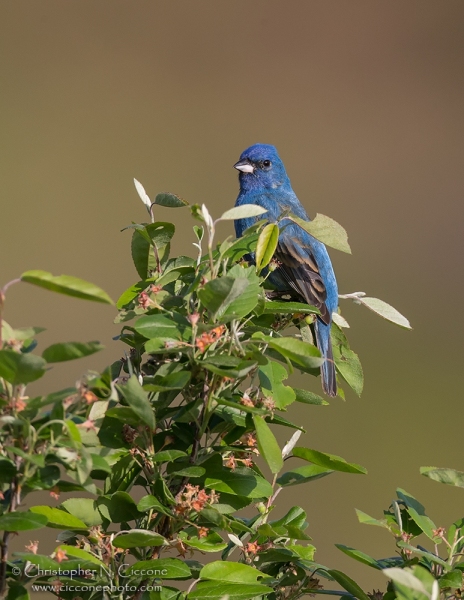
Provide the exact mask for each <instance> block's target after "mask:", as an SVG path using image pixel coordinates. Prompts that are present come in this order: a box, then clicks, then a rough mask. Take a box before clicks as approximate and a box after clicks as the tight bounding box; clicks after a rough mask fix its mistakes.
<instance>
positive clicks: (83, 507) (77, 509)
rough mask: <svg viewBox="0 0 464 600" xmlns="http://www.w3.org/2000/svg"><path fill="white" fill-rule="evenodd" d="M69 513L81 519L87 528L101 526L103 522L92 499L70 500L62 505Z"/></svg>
mask: <svg viewBox="0 0 464 600" xmlns="http://www.w3.org/2000/svg"><path fill="white" fill-rule="evenodd" d="M61 506H62V507H63V508H65V509H66V510H67V511H68V513H70V514H71V515H73V516H74V517H76V518H77V519H80V520H81V521H82V522H83V523H85V524H86V525H87V527H95V526H98V525H101V524H102V522H103V520H102V516H101V514H100V512H99V510H98V509H97V507H96V502H95V500H93V499H92V498H69V499H68V500H65V501H64V502H62V503H61Z"/></svg>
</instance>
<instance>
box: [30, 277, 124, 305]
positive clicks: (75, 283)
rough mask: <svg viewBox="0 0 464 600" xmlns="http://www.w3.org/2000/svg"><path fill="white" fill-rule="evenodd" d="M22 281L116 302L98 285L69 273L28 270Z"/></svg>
mask: <svg viewBox="0 0 464 600" xmlns="http://www.w3.org/2000/svg"><path fill="white" fill-rule="evenodd" d="M21 281H26V282H27V283H32V284H33V285H37V286H39V287H42V288H45V289H46V290H50V291H52V292H58V293H59V294H65V295H66V296H73V297H74V298H82V299H83V300H92V301H93V302H103V303H105V304H114V302H113V301H112V300H111V298H110V297H109V296H108V294H107V293H106V292H104V291H103V290H102V289H101V288H99V287H98V286H96V285H94V284H93V283H89V282H88V281H84V280H83V279H78V278H77V277H71V276H69V275H52V274H51V273H47V271H26V272H25V273H23V274H22V275H21Z"/></svg>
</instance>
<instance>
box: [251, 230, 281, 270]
mask: <svg viewBox="0 0 464 600" xmlns="http://www.w3.org/2000/svg"><path fill="white" fill-rule="evenodd" d="M278 241H279V227H278V226H277V225H276V224H275V223H269V225H266V227H265V228H264V229H263V230H262V231H261V233H260V234H259V238H258V244H257V245H256V259H255V260H256V268H257V269H258V271H261V269H264V267H267V265H268V264H269V263H270V262H271V260H272V257H273V256H274V252H275V250H276V248H277V243H278Z"/></svg>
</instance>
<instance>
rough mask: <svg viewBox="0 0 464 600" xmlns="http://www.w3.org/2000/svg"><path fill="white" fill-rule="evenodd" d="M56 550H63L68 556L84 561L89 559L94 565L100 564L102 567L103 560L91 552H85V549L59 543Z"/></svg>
mask: <svg viewBox="0 0 464 600" xmlns="http://www.w3.org/2000/svg"><path fill="white" fill-rule="evenodd" d="M57 550H64V551H65V552H66V554H67V555H68V556H69V557H73V558H80V559H81V560H84V561H89V562H91V563H94V564H96V565H100V566H101V567H104V564H105V563H104V562H103V561H101V560H100V559H98V558H97V557H96V556H94V555H93V554H92V553H91V552H87V551H86V550H82V548H76V546H68V545H66V544H61V545H60V546H58V548H57Z"/></svg>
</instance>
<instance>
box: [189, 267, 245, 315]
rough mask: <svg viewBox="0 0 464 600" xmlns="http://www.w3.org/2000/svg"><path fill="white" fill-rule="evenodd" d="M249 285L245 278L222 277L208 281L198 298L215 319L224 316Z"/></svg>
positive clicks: (199, 291)
mask: <svg viewBox="0 0 464 600" xmlns="http://www.w3.org/2000/svg"><path fill="white" fill-rule="evenodd" d="M248 285H249V282H248V279H245V278H244V277H243V278H236V279H235V278H233V277H220V278H218V279H213V280H211V281H208V283H206V284H205V285H204V286H203V287H202V288H201V289H199V290H198V297H199V298H200V302H201V303H202V304H203V306H204V307H205V308H207V309H208V310H209V312H210V313H211V315H212V316H213V317H215V316H216V315H218V314H222V313H223V312H224V311H225V310H226V309H227V307H228V306H229V305H230V304H232V302H233V301H234V300H236V299H237V298H240V297H241V296H242V295H243V293H244V292H245V290H246V288H247V287H248ZM256 302H257V300H256ZM255 306H256V304H255Z"/></svg>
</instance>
